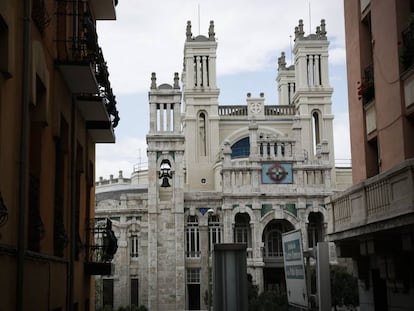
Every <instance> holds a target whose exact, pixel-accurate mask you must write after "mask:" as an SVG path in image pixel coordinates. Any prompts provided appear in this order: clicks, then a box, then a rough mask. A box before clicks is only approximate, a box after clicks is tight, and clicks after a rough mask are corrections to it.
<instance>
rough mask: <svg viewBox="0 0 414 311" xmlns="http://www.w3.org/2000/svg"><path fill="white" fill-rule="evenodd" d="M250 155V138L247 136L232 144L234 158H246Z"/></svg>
mask: <svg viewBox="0 0 414 311" xmlns="http://www.w3.org/2000/svg"><path fill="white" fill-rule="evenodd" d="M249 155H250V138H249V137H245V138H242V139H240V140H239V141H237V142H236V143H234V144H233V146H231V157H232V158H244V157H248V156H249Z"/></svg>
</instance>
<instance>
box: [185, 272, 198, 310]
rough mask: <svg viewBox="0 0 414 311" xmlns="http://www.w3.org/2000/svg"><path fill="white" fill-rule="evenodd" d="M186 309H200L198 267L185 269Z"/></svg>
mask: <svg viewBox="0 0 414 311" xmlns="http://www.w3.org/2000/svg"><path fill="white" fill-rule="evenodd" d="M187 292H188V310H200V269H198V268H196V269H187Z"/></svg>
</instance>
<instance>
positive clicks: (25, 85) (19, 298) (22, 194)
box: [16, 0, 31, 311]
mask: <svg viewBox="0 0 414 311" xmlns="http://www.w3.org/2000/svg"><path fill="white" fill-rule="evenodd" d="M30 12H31V1H30V0H24V4H23V62H22V102H21V111H20V113H21V117H20V118H21V120H20V153H19V198H18V202H19V203H18V215H19V216H18V217H19V218H18V227H17V228H18V229H17V230H18V231H17V280H16V310H17V311H22V310H23V307H24V306H23V304H24V292H23V283H24V254H25V241H26V230H25V229H26V205H27V176H28V174H27V169H28V164H27V157H28V126H29V71H30V54H31V53H30V23H31V18H30Z"/></svg>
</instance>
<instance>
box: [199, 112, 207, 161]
mask: <svg viewBox="0 0 414 311" xmlns="http://www.w3.org/2000/svg"><path fill="white" fill-rule="evenodd" d="M206 134H207V133H206V115H205V113H204V112H201V113H200V114H199V116H198V135H199V152H200V155H201V156H206V155H207V143H206V137H207V135H206Z"/></svg>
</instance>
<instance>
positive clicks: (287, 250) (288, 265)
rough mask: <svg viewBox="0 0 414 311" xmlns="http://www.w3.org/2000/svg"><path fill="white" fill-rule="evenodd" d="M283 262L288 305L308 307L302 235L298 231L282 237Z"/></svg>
mask: <svg viewBox="0 0 414 311" xmlns="http://www.w3.org/2000/svg"><path fill="white" fill-rule="evenodd" d="M282 243H283V261H284V263H285V279H286V290H287V296H288V301H289V304H291V305H294V306H301V307H305V308H307V307H308V292H307V290H306V271H305V265H304V263H303V247H302V235H301V231H300V230H295V231H290V232H286V233H284V234H283V235H282Z"/></svg>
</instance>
